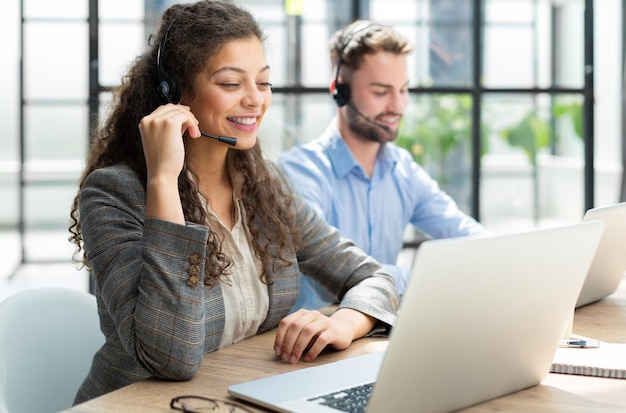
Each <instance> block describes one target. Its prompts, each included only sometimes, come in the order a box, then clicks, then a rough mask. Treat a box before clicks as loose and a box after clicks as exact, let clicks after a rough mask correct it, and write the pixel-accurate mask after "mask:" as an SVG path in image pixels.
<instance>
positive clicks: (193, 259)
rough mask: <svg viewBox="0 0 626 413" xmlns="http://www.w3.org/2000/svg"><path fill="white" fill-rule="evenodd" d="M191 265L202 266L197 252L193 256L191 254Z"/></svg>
mask: <svg viewBox="0 0 626 413" xmlns="http://www.w3.org/2000/svg"><path fill="white" fill-rule="evenodd" d="M189 263H190V264H200V254H198V253H197V252H194V253H193V254H191V255H190V256H189Z"/></svg>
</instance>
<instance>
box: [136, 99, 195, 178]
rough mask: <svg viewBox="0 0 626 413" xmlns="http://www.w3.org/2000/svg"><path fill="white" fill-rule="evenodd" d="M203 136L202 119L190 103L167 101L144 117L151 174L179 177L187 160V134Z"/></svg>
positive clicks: (143, 133) (142, 130)
mask: <svg viewBox="0 0 626 413" xmlns="http://www.w3.org/2000/svg"><path fill="white" fill-rule="evenodd" d="M185 131H187V132H188V133H189V136H191V137H198V136H200V129H198V120H197V119H196V118H195V116H194V115H193V114H192V113H191V111H190V110H189V106H185V105H174V104H171V103H170V104H167V105H163V106H159V107H158V108H157V109H155V110H154V112H152V113H151V114H149V115H147V116H145V117H144V118H143V119H141V122H140V123H139V132H140V134H141V143H142V145H143V152H144V155H145V157H146V166H147V168H148V171H147V172H148V179H150V177H151V176H152V177H163V176H165V177H175V178H176V179H178V175H179V174H180V171H181V170H182V169H183V164H184V161H185V148H184V146H183V138H182V137H183V134H184V133H185Z"/></svg>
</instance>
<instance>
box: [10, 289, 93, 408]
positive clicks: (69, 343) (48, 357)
mask: <svg viewBox="0 0 626 413" xmlns="http://www.w3.org/2000/svg"><path fill="white" fill-rule="evenodd" d="M103 343H104V335H103V334H102V332H101V331H100V327H99V320H98V312H97V307H96V299H95V297H94V296H93V295H91V294H87V293H85V292H81V291H78V290H72V289H68V288H36V289H31V290H25V291H22V292H19V293H17V294H15V295H13V296H10V297H8V298H6V299H5V300H4V301H2V302H0V413H48V412H50V413H51V412H58V411H59V410H63V409H67V408H69V407H70V406H71V405H72V402H73V401H74V396H76V392H77V391H78V388H79V387H80V385H81V383H82V381H83V380H84V379H85V377H86V376H87V372H88V371H89V368H90V366H91V361H92V358H93V355H94V354H95V353H96V351H97V350H98V349H99V348H100V346H102V344H103Z"/></svg>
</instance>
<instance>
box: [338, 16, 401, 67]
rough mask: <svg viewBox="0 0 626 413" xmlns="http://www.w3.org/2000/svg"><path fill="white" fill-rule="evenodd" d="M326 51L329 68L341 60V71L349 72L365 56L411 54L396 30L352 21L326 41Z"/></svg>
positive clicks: (364, 21)
mask: <svg viewBox="0 0 626 413" xmlns="http://www.w3.org/2000/svg"><path fill="white" fill-rule="evenodd" d="M329 48H330V62H331V64H332V67H333V68H335V70H336V68H337V65H338V64H339V62H340V61H341V66H342V68H347V69H349V71H350V72H352V71H354V70H357V69H358V68H359V67H360V66H361V63H362V62H363V58H364V56H365V55H367V54H374V53H378V52H382V51H385V52H391V53H394V54H399V55H406V54H409V53H411V52H412V51H413V45H412V43H411V42H410V41H409V39H408V37H407V36H405V35H404V34H403V33H402V32H400V31H399V30H398V29H396V28H395V27H393V26H387V25H382V24H378V23H373V22H371V21H368V20H356V21H355V22H353V23H351V24H349V25H348V26H346V27H345V28H343V29H340V30H337V31H336V32H335V33H334V34H333V35H332V36H331V38H330V42H329Z"/></svg>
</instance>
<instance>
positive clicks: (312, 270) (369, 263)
mask: <svg viewBox="0 0 626 413" xmlns="http://www.w3.org/2000/svg"><path fill="white" fill-rule="evenodd" d="M270 169H271V170H273V172H274V173H275V174H276V175H277V176H278V177H279V179H280V180H281V181H282V182H283V185H285V187H286V188H287V190H288V191H290V192H291V193H292V194H293V196H294V199H295V207H294V208H295V212H294V216H295V219H296V228H300V229H301V237H300V238H301V241H300V244H299V245H296V246H295V254H296V256H295V257H293V259H294V264H295V265H292V266H290V267H289V268H288V269H287V270H285V271H284V272H279V273H277V274H274V275H273V278H272V281H276V282H274V284H272V285H270V314H268V319H267V320H266V322H265V323H264V325H263V326H261V328H271V327H273V326H275V324H274V323H277V322H278V321H280V320H279V317H280V316H281V315H282V316H284V315H285V312H284V311H281V312H280V313H278V314H272V307H274V309H277V308H280V309H281V310H285V308H286V309H287V310H288V309H289V308H290V306H291V305H293V300H295V296H294V294H295V295H297V284H295V283H293V282H292V283H290V284H287V282H286V280H294V279H295V280H297V279H298V274H299V273H300V272H302V273H303V274H307V275H308V276H309V277H311V278H313V279H315V280H317V281H319V282H320V284H322V285H323V286H325V287H326V288H328V290H329V291H330V292H332V293H333V294H335V295H337V296H338V297H340V298H341V301H340V303H339V308H344V307H345V308H352V309H354V310H357V311H360V312H362V313H364V314H367V315H369V316H371V317H373V318H375V319H377V320H379V322H380V323H379V325H378V327H384V328H385V329H387V327H390V326H393V325H394V323H395V319H396V313H397V311H398V306H399V298H398V291H397V288H396V285H395V282H394V280H393V278H392V277H391V276H390V275H389V274H387V273H385V272H384V270H383V268H382V266H381V265H380V264H379V263H378V262H377V261H376V260H374V259H373V258H371V257H370V256H368V255H367V254H366V253H365V252H363V251H362V250H361V249H359V248H358V247H356V246H355V245H354V242H353V241H352V240H349V239H347V238H343V237H341V235H340V233H339V231H338V230H337V229H336V228H335V227H333V226H331V225H329V224H328V223H326V221H325V220H324V219H323V217H321V215H319V214H318V213H317V212H316V211H315V210H314V209H313V208H311V207H310V206H309V205H308V203H306V202H305V201H304V200H303V199H302V198H301V197H300V196H299V195H298V194H297V192H296V191H294V190H293V189H291V185H290V184H289V182H288V181H287V180H286V179H285V177H284V175H283V174H282V173H281V172H280V171H279V170H278V169H277V168H276V167H275V166H273V167H272V165H271V164H270ZM287 273H288V274H287ZM294 285H295V287H296V288H295V289H293V288H291V287H293V286H294ZM280 298H285V299H286V298H289V299H290V300H289V301H288V302H287V305H279V303H280V302H281V299H280ZM282 301H284V300H282ZM272 304H273V305H272ZM283 304H284V302H283ZM380 324H382V325H380ZM378 330H380V328H378Z"/></svg>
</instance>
